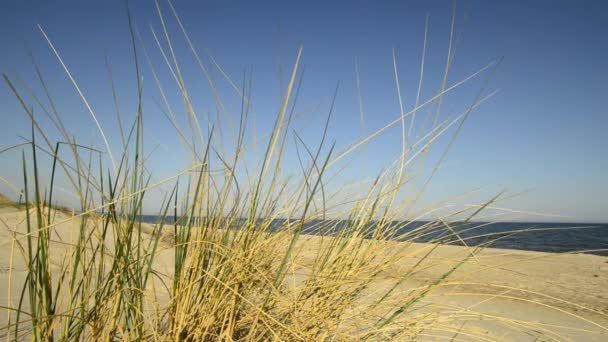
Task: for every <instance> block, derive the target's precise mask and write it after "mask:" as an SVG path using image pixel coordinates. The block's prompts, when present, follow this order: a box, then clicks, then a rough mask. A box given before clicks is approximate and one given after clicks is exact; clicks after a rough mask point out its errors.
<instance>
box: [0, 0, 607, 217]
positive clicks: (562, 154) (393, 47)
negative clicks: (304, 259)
mask: <svg viewBox="0 0 608 342" xmlns="http://www.w3.org/2000/svg"><path fill="white" fill-rule="evenodd" d="M174 5H175V8H176V10H177V12H178V14H179V16H180V17H181V20H182V22H183V23H184V26H185V27H186V29H187V31H188V32H189V34H190V37H191V39H192V42H193V44H194V45H195V46H196V48H197V50H199V51H200V52H203V51H206V52H208V55H207V56H213V58H214V59H215V60H216V61H217V62H218V63H219V64H220V65H221V66H222V69H223V71H224V72H225V73H226V74H227V75H229V76H230V78H231V79H233V80H234V81H235V83H236V84H238V86H239V87H240V86H241V84H242V83H243V75H247V77H249V75H251V76H252V83H251V84H252V87H253V88H252V99H253V100H252V108H253V109H252V112H253V113H254V115H255V123H256V126H255V127H256V132H257V134H259V135H262V134H263V133H264V132H266V131H267V130H268V129H269V128H270V127H271V125H272V123H273V119H274V116H275V115H276V111H277V106H278V103H280V99H281V94H282V89H284V88H285V87H286V85H287V82H288V80H289V75H290V73H291V68H292V67H293V64H294V62H295V59H296V55H297V51H298V48H299V47H300V46H302V47H303V53H302V62H301V68H300V71H302V70H304V76H303V82H302V91H301V95H300V97H299V98H298V108H299V110H298V116H297V118H296V121H297V122H296V123H297V125H298V127H299V129H300V130H301V131H300V132H301V135H302V138H303V140H304V141H306V142H310V144H311V145H315V144H316V143H318V141H319V139H320V132H321V131H322V129H323V124H324V120H325V118H326V116H327V113H328V110H329V106H330V103H331V100H332V96H333V94H334V91H335V89H336V87H338V88H337V89H338V91H337V97H336V102H335V106H334V111H333V112H332V117H331V121H330V124H329V136H330V140H331V142H335V143H336V148H337V149H338V150H340V149H343V148H345V147H347V146H349V144H351V143H352V142H354V141H357V139H360V138H361V136H362V135H363V134H369V133H371V132H373V131H374V130H376V129H379V128H381V127H383V126H384V125H385V124H387V123H389V122H391V121H393V120H394V119H396V118H398V117H399V113H400V107H399V100H398V94H397V90H396V89H397V88H396V86H395V73H394V64H393V51H394V53H395V61H396V64H397V68H398V75H399V83H400V87H401V88H400V90H401V94H402V99H403V104H404V107H405V110H406V111H408V110H411V109H412V108H413V107H414V105H415V103H416V93H417V87H418V81H419V75H420V65H421V58H422V51H423V46H424V45H423V44H424V37H425V27H428V34H427V46H426V50H425V51H426V55H425V64H424V78H423V86H422V91H421V99H422V100H427V99H429V98H431V97H432V96H433V95H435V94H436V93H437V91H438V89H439V87H440V85H441V80H442V77H443V74H444V68H445V63H446V58H447V53H448V46H449V42H450V28H451V24H452V17H453V18H454V34H453V48H454V49H455V52H454V59H453V63H452V66H451V68H450V73H449V75H448V79H447V83H448V84H449V85H451V84H455V83H457V82H458V81H460V80H462V79H464V78H466V77H467V76H468V75H471V74H472V73H474V72H476V71H478V70H480V69H481V68H483V67H485V66H487V65H488V64H490V63H495V62H499V63H497V64H493V65H492V68H491V69H490V70H488V71H486V72H484V73H483V74H481V75H480V76H479V77H476V78H475V79H473V80H472V81H470V82H467V83H466V84H465V85H463V86H462V87H458V88H457V89H455V90H454V91H451V92H450V93H449V94H447V95H446V96H445V100H444V102H443V104H442V116H441V118H449V117H453V116H454V115H458V114H460V113H461V112H462V111H463V110H466V108H467V107H468V106H470V105H471V103H473V102H474V100H475V98H476V96H478V94H480V93H481V94H483V95H487V94H491V93H492V92H493V91H496V93H495V94H494V95H492V96H491V97H490V98H488V99H487V100H486V101H484V102H483V103H482V104H481V105H480V106H479V107H477V108H476V109H475V111H474V112H473V113H472V114H471V116H470V117H469V118H468V120H467V122H466V123H465V125H464V126H463V128H462V130H461V131H460V134H459V136H458V139H457V140H456V142H455V143H454V144H453V145H452V146H451V148H450V150H449V154H448V157H447V158H446V160H445V162H444V163H443V164H442V166H441V168H440V170H439V172H438V173H437V174H436V176H435V177H434V178H433V181H432V182H431V185H430V186H429V187H428V189H426V191H425V200H426V201H428V202H433V201H439V200H441V199H444V198H450V197H453V196H456V195H458V194H462V193H468V192H469V191H472V190H475V192H474V193H472V194H471V195H469V196H468V197H467V198H466V199H463V200H458V201H460V202H458V201H456V202H455V203H458V204H467V203H479V202H482V201H484V200H487V199H489V198H491V197H492V196H493V195H495V194H497V193H499V192H501V191H504V192H505V194H507V196H511V195H513V196H514V197H512V198H509V199H506V200H505V201H503V202H501V203H499V204H497V206H499V207H501V208H505V209H508V210H509V211H506V212H507V213H509V215H510V216H505V219H512V220H518V221H573V222H574V221H577V222H578V221H580V222H608V205H607V203H608V202H607V201H606V199H605V198H606V194H607V193H608V176H607V175H608V172H607V171H606V170H608V153H607V152H606V151H607V149H608V134H606V129H607V128H608V113H607V111H606V105H605V98H606V95H607V93H606V91H607V90H608V87H607V85H606V80H607V79H608V64H607V63H606V62H605V61H606V60H607V57H608V56H607V54H608V40H607V39H606V36H607V34H608V3H606V2H605V1H584V0H582V1H481V0H479V1H476V0H468V1H456V2H452V1H332V2H321V1H277V2H269V1H264V2H250V1H229V0H226V1H216V0H213V1H205V0H203V1H189V0H184V1H178V0H176V1H174ZM161 7H162V9H163V11H164V12H163V13H164V15H165V16H166V18H165V19H166V20H167V21H168V29H169V32H171V34H172V37H174V39H175V42H176V46H175V49H176V53H177V55H178V58H179V59H180V63H183V70H182V72H183V73H184V75H185V79H186V83H187V85H188V87H189V89H191V90H192V91H193V94H194V96H193V103H194V105H195V106H196V108H197V110H198V111H200V113H201V115H210V116H212V117H213V116H214V115H216V110H215V108H216V107H215V104H214V101H213V96H212V95H211V92H210V90H209V87H208V85H207V82H206V81H205V80H204V77H203V75H202V74H201V72H200V69H199V68H198V67H197V64H196V61H195V60H194V59H193V58H192V55H191V53H190V51H189V50H188V47H187V44H186V43H185V41H184V39H183V36H181V33H180V31H179V27H178V26H177V25H176V23H175V21H174V20H171V19H173V18H172V17H171V13H170V10H169V8H168V7H167V6H166V3H165V2H162V1H161ZM129 8H130V11H131V13H132V16H133V22H134V24H135V27H136V28H137V31H138V32H139V34H140V35H141V37H142V38H141V41H140V42H139V43H138V47H139V54H140V55H139V63H140V64H141V67H142V77H143V92H144V95H145V100H144V101H145V103H144V107H145V109H146V113H150V114H146V118H145V120H146V132H145V134H146V136H147V138H148V139H149V140H148V141H151V143H149V145H148V147H149V148H150V149H155V154H154V156H153V157H151V159H150V163H151V164H150V165H152V167H153V168H154V170H155V172H156V176H157V177H158V178H159V179H162V178H163V177H166V176H170V175H172V174H175V172H178V171H179V170H180V168H183V167H185V166H186V165H185V164H184V159H185V158H186V157H185V156H184V155H180V153H177V152H176V151H178V150H180V149H181V147H180V143H179V139H177V138H176V136H175V131H174V130H172V128H171V127H170V124H169V123H168V121H167V120H166V119H165V118H164V116H163V115H162V112H161V111H160V108H161V107H162V106H161V105H160V104H161V103H162V97H161V96H160V93H159V91H158V89H157V88H156V85H155V82H154V78H153V74H152V73H151V72H150V69H149V67H148V65H147V61H146V59H145V57H144V56H143V50H142V48H141V46H145V48H146V50H147V52H148V53H149V55H150V58H151V60H152V62H153V63H154V65H156V67H157V68H158V74H159V78H160V79H161V83H163V84H171V82H172V80H171V75H170V73H169V72H168V70H167V68H166V66H165V65H164V64H163V60H162V55H160V53H159V49H158V48H157V47H156V44H155V41H154V36H153V34H152V31H151V28H153V30H154V32H155V33H156V34H157V35H159V36H160V38H161V40H162V29H161V26H160V24H159V18H158V15H157V13H156V8H155V6H154V2H153V1H130V2H129ZM453 15H454V16H453ZM426 23H428V26H426ZM38 25H40V27H42V29H43V30H44V32H45V33H46V34H47V35H48V37H49V39H50V40H51V41H52V42H53V44H54V46H55V48H56V49H57V50H58V51H59V53H60V55H61V56H62V58H63V59H64V62H65V63H66V65H68V67H69V68H70V71H71V72H72V75H73V76H74V77H75V78H76V79H77V81H78V84H79V86H80V88H81V90H82V91H83V93H84V94H85V95H86V96H87V99H88V100H89V102H90V104H91V106H92V107H93V108H95V111H96V113H97V114H98V119H99V123H100V125H101V126H102V127H103V128H104V130H106V132H107V135H108V137H109V139H108V140H110V141H111V145H112V147H111V148H112V150H114V151H115V153H116V154H117V153H118V151H119V141H120V138H119V137H120V136H119V131H118V129H117V127H116V126H117V125H116V120H115V114H114V109H113V103H112V93H111V86H110V81H109V77H108V70H107V68H106V61H107V63H108V64H109V65H110V67H111V70H112V75H113V78H114V82H115V84H116V89H117V93H118V96H119V99H118V101H119V104H120V108H121V111H122V112H123V113H124V115H125V117H127V118H128V117H129V115H132V114H133V113H134V108H135V106H136V101H135V98H136V96H135V95H136V82H135V80H136V78H135V71H134V62H133V55H132V48H131V45H130V36H129V25H128V21H127V15H126V6H125V2H123V1H53V2H49V1H31V0H25V1H11V0H7V1H2V2H1V3H0V46H2V52H1V53H0V72H2V73H3V74H6V75H7V77H9V78H10V79H11V80H12V81H13V82H15V84H17V86H18V87H19V89H20V90H21V91H23V93H24V94H27V91H26V89H27V88H30V89H32V90H33V91H34V92H35V93H36V94H41V95H43V94H44V92H43V89H42V87H40V84H39V82H38V81H37V78H36V73H35V70H34V68H33V64H32V62H31V58H30V53H31V55H32V56H33V58H34V59H35V61H36V63H37V64H38V66H39V68H40V70H41V72H42V73H43V75H44V77H45V80H46V81H47V83H48V85H49V89H50V91H51V93H52V96H53V98H54V99H56V101H57V102H58V107H60V108H59V110H60V111H61V113H62V117H63V118H64V122H65V124H66V126H67V127H68V129H69V130H70V131H72V132H73V133H74V135H75V136H76V137H77V138H78V139H79V141H83V142H84V143H85V144H88V143H91V144H96V145H95V146H96V147H97V148H100V149H103V148H104V145H103V143H102V141H101V140H100V137H99V134H98V130H97V128H96V126H95V123H94V122H93V121H92V120H91V117H90V115H89V114H88V113H87V111H86V108H85V107H84V106H83V104H82V101H80V100H79V97H78V94H77V92H76V91H75V89H74V87H73V86H72V85H71V83H70V81H69V79H68V78H67V77H66V74H65V73H64V71H63V70H62V68H61V65H60V64H59V62H58V60H57V58H56V57H55V56H54V55H53V52H52V50H51V48H50V47H49V44H48V43H47V42H46V40H45V38H44V36H43V35H42V33H41V31H40V30H39V28H38ZM205 63H207V65H208V66H209V67H210V68H209V70H210V72H211V74H212V76H211V77H213V78H214V79H216V80H217V81H218V91H219V92H220V93H221V94H222V95H225V97H226V106H227V108H228V110H229V111H231V112H237V113H238V111H239V109H240V101H239V100H238V98H236V97H235V96H234V92H233V91H232V89H231V87H230V86H229V84H228V83H227V82H225V81H224V79H223V78H222V76H221V74H220V72H219V71H218V69H217V68H214V67H213V66H212V64H211V62H210V60H209V58H208V57H205ZM356 67H357V68H358V70H359V80H360V91H361V102H362V107H363V112H364V117H363V124H362V123H361V115H360V110H359V97H358V89H357V79H356V72H355V70H356ZM299 77H301V76H299ZM173 83H174V82H173ZM173 85H174V84H173ZM172 89H173V91H168V93H167V96H168V101H169V102H170V103H171V104H172V105H174V106H175V108H179V107H180V98H179V96H178V95H179V94H178V92H177V91H175V87H173V88H172ZM25 97H26V102H27V103H28V105H31V106H34V110H35V112H36V108H35V107H36V106H35V101H34V99H33V98H32V97H31V96H25ZM421 102H422V101H421ZM36 113H37V114H38V115H41V114H40V113H39V112H36ZM40 117H41V119H40V120H41V123H43V124H46V125H48V127H49V134H50V135H51V136H52V137H53V138H55V139H59V138H58V135H53V133H51V131H52V129H51V128H50V121H48V120H47V121H45V120H46V119H44V117H43V116H42V115H41V116H40ZM0 118H2V119H1V124H0V150H2V149H3V148H6V147H9V146H11V145H14V144H16V143H20V142H23V141H24V140H23V137H27V136H29V134H30V133H29V132H30V122H29V121H28V119H27V117H26V116H25V115H24V113H23V111H22V110H21V108H20V107H19V103H18V102H17V101H16V99H15V97H14V96H13V94H12V93H11V92H10V90H9V88H8V86H7V85H6V84H5V83H4V82H3V83H2V84H1V85H0ZM421 121H423V120H422V119H421V120H419V121H418V122H417V125H416V126H414V129H415V130H416V129H421V128H422V127H421V126H420V125H421V124H422V122H421ZM182 124H185V121H183V122H182ZM400 130H401V128H400V126H399V125H396V126H395V127H393V128H391V129H390V130H387V131H386V132H385V133H386V134H383V135H382V137H380V138H378V139H374V141H373V142H371V143H370V144H369V145H368V146H367V147H366V148H365V149H364V151H365V152H363V150H362V151H361V152H357V158H354V159H353V161H352V163H351V164H350V167H349V168H348V169H347V170H346V171H344V174H343V176H341V177H342V178H341V179H342V180H341V182H346V181H347V180H349V181H355V180H356V179H359V178H357V177H360V175H361V173H364V174H365V176H369V177H372V176H374V175H376V173H377V172H378V170H381V169H382V168H383V167H384V166H386V165H387V163H390V161H391V160H392V159H391V158H392V157H394V155H395V154H396V153H399V151H400V142H401V136H400V134H401V131H400ZM452 131H453V130H452ZM223 133H225V134H226V136H228V135H229V132H228V127H224V132H223ZM413 136H416V134H414V135H413ZM448 137H449V136H448ZM154 142H159V143H161V144H160V145H158V144H156V143H154ZM448 142H449V138H443V139H440V141H439V143H440V144H444V145H445V144H447V143H448ZM315 146H316V145H315ZM440 152H441V150H439V152H437V153H435V152H434V154H431V156H430V157H429V158H430V159H431V160H433V159H437V158H438V157H439V156H440V155H441V153H440ZM20 153H21V152H20V151H18V150H13V151H11V152H7V153H3V154H1V155H0V170H1V171H0V176H1V177H3V179H5V180H7V181H8V182H11V183H12V184H13V185H15V186H16V187H18V186H20V185H19V184H20V183H19V182H20V177H21V171H20ZM362 160H363V161H364V162H362ZM287 162H291V163H294V164H295V163H297V159H294V158H293V156H292V158H291V159H289V158H288V160H287ZM432 165H433V164H430V166H427V167H426V168H424V171H427V172H430V171H432ZM374 172H376V173H374ZM0 183H2V184H0V192H3V193H10V192H11V191H12V190H11V188H10V186H8V185H6V182H0ZM337 184H338V185H337V186H339V184H342V183H337ZM59 196H61V195H59ZM66 196H67V195H66ZM66 198H67V197H66ZM66 201H67V199H66ZM152 202H153V203H151V204H150V206H151V209H150V210H151V211H150V212H152V211H153V210H154V208H157V207H158V205H159V204H160V200H158V199H156V200H153V201H152ZM502 212H505V211H502Z"/></svg>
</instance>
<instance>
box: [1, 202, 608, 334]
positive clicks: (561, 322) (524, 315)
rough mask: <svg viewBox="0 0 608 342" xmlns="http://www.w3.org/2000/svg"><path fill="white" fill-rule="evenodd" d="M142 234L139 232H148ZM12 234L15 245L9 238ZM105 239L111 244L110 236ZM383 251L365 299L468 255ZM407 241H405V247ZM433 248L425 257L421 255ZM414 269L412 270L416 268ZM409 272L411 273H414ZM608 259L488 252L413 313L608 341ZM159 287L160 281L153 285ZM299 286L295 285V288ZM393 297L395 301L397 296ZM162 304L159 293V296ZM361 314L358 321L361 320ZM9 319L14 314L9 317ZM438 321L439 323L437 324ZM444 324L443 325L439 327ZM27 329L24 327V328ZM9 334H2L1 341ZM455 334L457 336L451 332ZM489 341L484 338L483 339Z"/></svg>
mask: <svg viewBox="0 0 608 342" xmlns="http://www.w3.org/2000/svg"><path fill="white" fill-rule="evenodd" d="M56 215H57V216H56V217H55V218H54V220H55V221H54V222H63V223H61V224H58V225H56V226H54V227H52V228H51V230H52V232H53V233H52V234H51V237H52V238H51V239H52V240H53V243H52V244H51V252H52V254H51V264H52V268H53V269H54V271H57V270H59V269H60V268H61V265H62V263H66V262H70V260H68V258H66V255H69V254H66V252H69V250H70V248H71V247H70V241H73V239H74V232H75V230H76V224H75V223H76V221H77V220H70V219H69V217H68V216H67V215H65V214H63V213H60V212H58V213H56ZM0 225H1V229H0V263H1V264H0V284H1V286H0V289H1V293H0V306H1V307H2V310H0V322H2V326H5V325H6V324H7V322H8V319H9V310H7V309H6V308H7V307H16V305H17V303H18V301H19V296H20V294H21V290H22V284H23V282H24V281H25V277H26V275H27V269H26V264H25V263H24V259H23V257H22V255H21V251H20V247H19V243H15V242H17V241H18V242H20V243H21V244H23V243H24V239H23V238H22V237H21V238H20V236H22V234H23V233H24V232H25V211H24V210H19V209H16V208H13V207H3V208H0ZM145 231H146V230H145V229H144V233H143V234H146V233H145ZM13 237H16V238H17V240H15V239H13ZM330 239H331V238H328V237H320V236H302V237H301V238H300V240H299V242H298V245H297V247H296V253H295V255H294V258H293V267H292V269H291V270H292V272H293V273H292V277H291V278H290V279H293V280H294V284H297V282H299V281H301V280H304V279H306V276H307V274H309V273H310V267H312V265H313V263H314V258H315V255H316V253H317V251H318V248H319V246H322V245H323V244H324V243H327V242H328V241H330ZM170 240H171V239H170V238H169V237H167V238H164V239H163V240H161V241H162V245H163V246H162V248H160V249H159V252H158V258H157V260H156V262H155V266H154V267H155V268H157V269H158V271H159V273H160V274H165V275H167V276H168V275H169V274H170V272H171V265H172V262H173V261H172V258H173V253H172V246H171V241H170ZM107 241H108V242H110V241H111V239H107ZM383 243H384V244H385V248H383V250H384V251H385V253H387V254H390V253H400V255H399V258H400V259H401V262H399V263H397V264H396V265H397V266H392V267H388V268H386V269H383V271H382V276H380V277H377V279H376V280H375V281H374V282H373V283H372V284H371V286H370V287H369V289H368V290H367V291H368V292H369V293H368V294H367V295H366V296H365V298H369V299H370V300H371V299H373V298H374V295H376V296H377V295H378V293H380V292H381V290H382V289H383V288H385V287H386V286H387V284H388V283H389V282H387V280H390V279H391V278H393V279H394V278H395V277H399V276H400V275H402V274H403V273H404V272H411V276H410V277H408V278H407V281H406V282H404V283H403V284H401V285H400V286H399V287H398V288H397V289H396V291H397V293H403V294H404V296H406V295H405V294H407V293H408V292H410V291H412V289H415V288H418V287H420V286H422V285H423V284H428V282H429V281H432V280H433V279H436V278H437V276H438V275H440V274H444V273H445V272H446V271H447V270H449V269H451V268H452V267H453V266H454V265H455V264H456V263H458V261H459V260H462V258H463V257H464V256H466V255H467V253H469V252H470V250H469V249H467V248H466V247H460V246H438V247H437V246H435V245H432V244H421V243H406V242H392V241H387V242H383ZM404 243H406V244H407V246H406V248H402V247H404V245H403V244H404ZM431 249H433V252H432V254H431V256H430V257H429V258H426V259H425V260H424V261H423V262H422V263H420V264H418V261H419V260H420V258H421V257H422V256H423V255H425V254H426V253H427V252H428V251H430V250H431ZM413 265H417V266H416V267H413ZM412 270H413V271H412ZM607 284H608V258H605V257H600V256H594V255H584V254H570V255H568V254H563V255H558V254H550V253H540V252H528V251H516V250H505V249H491V248H488V249H485V250H483V251H482V252H480V253H478V254H477V255H475V256H474V257H471V258H469V260H468V261H467V262H466V263H465V264H463V265H462V266H461V267H459V268H458V269H457V270H456V271H455V272H453V273H451V274H450V275H449V277H448V278H447V279H446V280H445V281H444V282H442V283H441V284H440V285H438V286H436V287H433V289H432V291H430V292H429V293H428V295H426V296H425V297H424V298H423V300H422V301H420V303H418V304H417V307H416V309H415V310H414V311H413V312H414V313H415V315H425V314H429V313H430V314H433V315H435V316H438V317H442V316H444V317H445V318H446V320H447V321H446V322H445V324H446V325H449V326H453V325H454V324H455V322H458V323H457V324H458V325H460V326H461V328H462V330H461V331H460V332H458V334H457V335H458V338H457V339H456V340H472V341H478V340H496V339H498V338H499V339H501V340H505V341H528V340H529V341H533V340H535V339H536V338H537V337H536V336H531V335H530V334H529V333H528V332H524V331H523V330H524V329H525V330H533V331H537V332H543V333H544V334H545V335H546V339H547V340H564V341H568V340H573V341H605V340H606V339H608V286H606V285H607ZM157 285H158V284H157ZM294 286H296V287H297V285H294ZM396 298H397V299H398V298H399V296H397V297H396ZM158 300H159V301H161V302H162V301H163V300H164V299H163V296H162V295H160V296H158ZM365 314H366V313H365V312H359V313H358V315H359V316H365ZM11 319H12V321H13V322H14V319H15V314H14V313H12V314H11ZM439 321H440V320H439ZM435 324H437V323H435ZM440 324H441V323H440ZM26 326H27V325H26ZM440 330H441V329H438V331H437V332H436V333H432V331H433V330H432V329H431V330H429V332H428V333H427V335H426V336H425V337H424V338H422V339H424V340H444V339H445V338H449V336H450V334H448V333H447V332H446V331H445V330H441V331H440ZM5 334H6V329H3V330H2V331H1V333H0V335H2V336H4V335H5ZM451 335H452V336H453V335H454V333H451ZM484 336H487V337H484Z"/></svg>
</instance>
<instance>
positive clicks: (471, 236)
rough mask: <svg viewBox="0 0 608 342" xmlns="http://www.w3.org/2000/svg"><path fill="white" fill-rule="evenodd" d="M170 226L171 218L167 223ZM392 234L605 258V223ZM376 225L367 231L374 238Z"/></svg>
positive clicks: (334, 226)
mask: <svg viewBox="0 0 608 342" xmlns="http://www.w3.org/2000/svg"><path fill="white" fill-rule="evenodd" d="M141 220H142V221H143V222H147V223H157V222H158V221H159V217H158V216H155V215H144V216H142V217H141ZM166 223H167V224H171V225H172V224H173V221H172V219H167V220H166ZM285 223H286V222H285V220H283V219H277V220H274V221H273V222H272V224H271V225H270V229H269V230H270V231H273V230H278V229H280V227H283V226H285ZM391 225H392V226H393V227H392V228H394V231H395V234H393V235H392V236H391V237H390V238H391V239H405V240H412V241H415V242H435V243H444V244H450V245H465V244H466V245H468V246H480V245H482V246H485V247H492V248H505V249H518V250H526V251H537V252H550V253H585V254H594V255H601V256H608V224H606V223H549V222H451V223H450V224H449V227H450V229H446V228H445V225H437V226H436V228H425V229H420V227H423V226H426V227H429V226H430V227H432V226H433V224H432V223H430V222H427V221H409V222H392V223H391ZM349 226H352V224H350V223H349V222H347V221H332V220H325V221H323V220H313V221H310V222H308V223H307V224H306V225H305V226H304V228H303V232H304V233H305V234H312V235H336V234H338V233H339V232H340V231H341V230H343V229H347V227H349ZM374 228H375V225H374V224H370V225H369V226H368V227H367V228H366V230H367V231H368V233H367V235H368V237H372V236H373V234H374V233H373V232H374Z"/></svg>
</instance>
